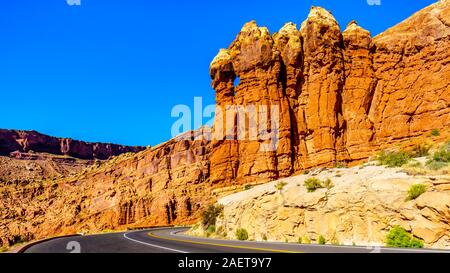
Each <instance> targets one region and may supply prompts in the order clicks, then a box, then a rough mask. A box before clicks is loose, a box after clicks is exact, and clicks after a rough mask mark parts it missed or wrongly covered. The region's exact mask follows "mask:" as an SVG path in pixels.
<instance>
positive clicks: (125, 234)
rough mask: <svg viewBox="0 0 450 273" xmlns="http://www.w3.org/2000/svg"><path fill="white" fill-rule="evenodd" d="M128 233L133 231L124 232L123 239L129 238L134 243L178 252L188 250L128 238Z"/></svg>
mask: <svg viewBox="0 0 450 273" xmlns="http://www.w3.org/2000/svg"><path fill="white" fill-rule="evenodd" d="M129 233H133V232H128V233H124V234H123V237H124V238H125V239H127V240H130V241H133V242H136V243H140V244H143V245H147V246H151V247H156V248H160V249H165V250H168V251H173V252H178V253H188V252H185V251H182V250H178V249H173V248H168V247H164V246H158V245H154V244H149V243H146V242H142V241H139V240H136V239H133V238H130V237H128V236H127V234H129Z"/></svg>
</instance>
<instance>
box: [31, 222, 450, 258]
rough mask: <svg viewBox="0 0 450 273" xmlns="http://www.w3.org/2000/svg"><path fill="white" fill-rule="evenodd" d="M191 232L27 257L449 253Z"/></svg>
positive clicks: (49, 244)
mask: <svg viewBox="0 0 450 273" xmlns="http://www.w3.org/2000/svg"><path fill="white" fill-rule="evenodd" d="M186 230H187V228H159V229H149V230H139V231H130V232H118V233H108V234H99V235H87V236H75V237H66V238H57V239H53V240H49V241H45V242H42V243H38V244H36V245H33V246H31V247H29V248H28V249H27V250H26V251H25V252H26V253H69V252H75V253H80V252H81V253H273V252H285V253H371V252H372V253H387V252H396V253H398V252H405V253H411V252H447V253H450V251H438V250H426V249H394V248H366V247H348V246H330V245H312V244H311V245H303V244H292V243H270V242H267V243H266V242H248V241H233V240H217V239H206V238H196V237H190V236H186V235H183V234H182V233H183V232H184V231H186Z"/></svg>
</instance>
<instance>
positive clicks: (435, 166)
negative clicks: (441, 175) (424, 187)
mask: <svg viewBox="0 0 450 273" xmlns="http://www.w3.org/2000/svg"><path fill="white" fill-rule="evenodd" d="M426 166H427V168H428V169H430V170H433V171H437V170H440V169H443V168H445V167H447V166H448V163H446V162H441V161H434V160H428V161H427V163H426Z"/></svg>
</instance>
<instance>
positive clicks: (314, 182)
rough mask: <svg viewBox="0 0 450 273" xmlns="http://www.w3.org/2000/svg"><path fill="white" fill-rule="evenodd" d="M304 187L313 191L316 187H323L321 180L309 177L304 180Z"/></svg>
mask: <svg viewBox="0 0 450 273" xmlns="http://www.w3.org/2000/svg"><path fill="white" fill-rule="evenodd" d="M305 187H306V189H307V190H308V192H314V191H315V190H317V189H320V188H323V186H322V181H320V179H318V178H315V177H311V178H308V179H306V180H305Z"/></svg>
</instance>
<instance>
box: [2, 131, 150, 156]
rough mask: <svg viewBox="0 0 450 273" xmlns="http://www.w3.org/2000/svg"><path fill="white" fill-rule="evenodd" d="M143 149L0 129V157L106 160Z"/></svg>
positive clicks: (142, 148) (33, 132)
mask: <svg viewBox="0 0 450 273" xmlns="http://www.w3.org/2000/svg"><path fill="white" fill-rule="evenodd" d="M144 149H145V148H144V147H130V146H123V145H116V144H106V143H88V142H83V141H78V140H73V139H70V138H56V137H51V136H47V135H43V134H40V133H38V132H36V131H16V130H4V129H0V155H6V156H9V155H10V154H11V153H12V152H24V153H26V152H29V151H33V152H36V153H49V154H54V155H67V156H71V157H74V158H80V159H108V158H110V157H111V156H115V155H120V154H123V153H129V152H133V153H136V152H139V151H142V150H144Z"/></svg>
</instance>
